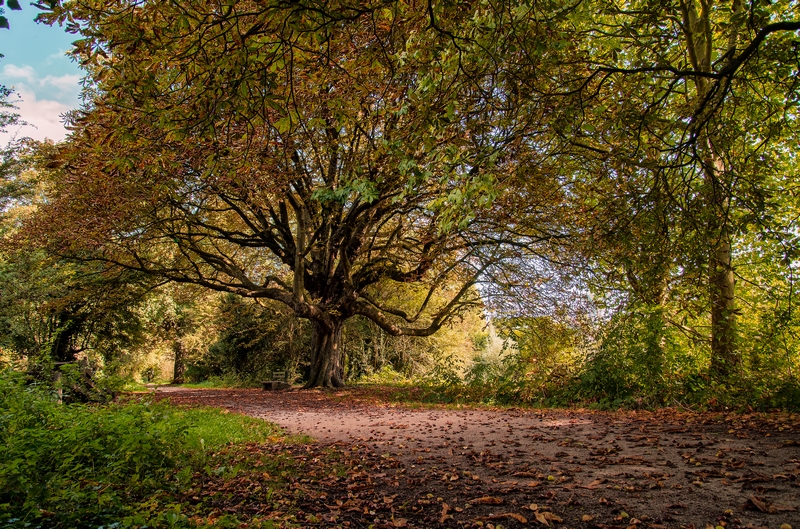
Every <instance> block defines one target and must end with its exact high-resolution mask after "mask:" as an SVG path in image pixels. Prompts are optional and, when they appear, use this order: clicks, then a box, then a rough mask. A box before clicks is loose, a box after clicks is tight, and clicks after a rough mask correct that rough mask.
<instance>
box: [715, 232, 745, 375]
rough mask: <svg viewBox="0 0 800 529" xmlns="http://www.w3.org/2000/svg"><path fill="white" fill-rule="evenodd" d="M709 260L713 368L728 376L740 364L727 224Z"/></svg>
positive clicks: (717, 373)
mask: <svg viewBox="0 0 800 529" xmlns="http://www.w3.org/2000/svg"><path fill="white" fill-rule="evenodd" d="M710 257H711V259H710V263H709V275H710V278H709V279H710V283H711V372H712V373H713V374H714V375H716V376H718V377H720V378H727V377H728V376H730V375H731V374H732V372H733V370H734V369H735V368H736V366H737V365H738V364H739V356H738V354H737V351H736V326H735V324H736V312H735V310H736V306H735V303H734V296H735V290H734V288H735V283H734V276H733V267H732V266H731V240H730V233H729V232H728V229H727V228H726V227H723V228H722V233H721V234H720V237H719V240H718V241H716V244H715V245H714V246H713V247H712V253H711V256H710Z"/></svg>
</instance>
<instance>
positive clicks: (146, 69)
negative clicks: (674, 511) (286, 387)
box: [0, 0, 800, 527]
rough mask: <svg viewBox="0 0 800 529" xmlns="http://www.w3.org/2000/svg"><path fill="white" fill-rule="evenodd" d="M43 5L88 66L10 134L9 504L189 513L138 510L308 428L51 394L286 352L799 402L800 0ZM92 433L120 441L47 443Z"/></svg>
mask: <svg viewBox="0 0 800 529" xmlns="http://www.w3.org/2000/svg"><path fill="white" fill-rule="evenodd" d="M2 5H3V3H2V2H0V6H2ZM6 7H7V8H9V9H19V8H20V7H21V6H20V5H19V3H18V2H16V1H9V2H7V3H6ZM2 9H3V8H2V7H0V10H2ZM24 9H29V10H30V11H31V12H32V14H31V16H34V15H35V16H37V19H38V20H39V21H40V22H41V23H45V24H51V25H58V26H61V27H63V28H64V29H65V30H66V31H68V32H69V33H71V34H74V36H75V39H76V40H75V42H74V43H73V47H72V49H71V50H70V52H69V53H70V55H71V57H72V58H73V59H74V60H75V61H76V62H77V63H78V64H79V65H80V67H81V68H82V71H83V74H84V78H83V81H82V87H83V89H82V104H81V106H80V108H77V109H75V110H73V111H71V112H70V113H69V114H67V115H65V116H64V120H65V123H66V125H67V127H68V129H69V135H68V136H67V138H66V139H65V140H63V141H61V142H58V143H53V142H37V141H34V140H31V139H29V138H18V139H15V140H14V141H12V142H11V143H9V144H8V145H6V146H4V147H2V151H1V152H0V284H2V289H0V367H2V368H3V370H4V371H3V374H2V376H0V385H2V387H3V391H2V392H0V393H2V394H3V396H2V397H0V400H3V399H5V400H4V401H3V402H4V408H6V409H8V410H16V411H14V412H13V413H9V414H8V415H3V416H0V437H2V438H3V439H4V441H6V445H7V446H8V447H9V448H7V449H5V450H6V451H5V452H2V453H0V457H1V458H2V459H3V465H2V470H0V485H2V487H0V489H2V490H5V491H7V492H0V508H3V509H5V511H4V510H2V509H0V524H6V525H5V526H6V527H14V526H15V525H14V524H15V523H21V522H20V520H26V521H25V523H27V524H29V525H28V526H30V527H51V526H52V527H73V526H74V527H80V526H81V523H82V522H81V521H80V520H85V519H86V518H85V516H86V513H87V512H88V511H87V510H84V509H89V507H86V505H92V506H93V507H92V509H95V508H96V507H97V506H98V505H99V506H100V507H98V508H99V509H100V510H99V511H96V512H95V511H92V512H94V514H92V516H93V517H94V518H91V519H93V520H96V524H95V526H97V527H100V526H103V524H106V523H109V521H108V520H110V519H116V520H120V519H121V518H119V517H120V516H121V515H120V512H125V513H130V512H134V511H130V510H128V511H126V510H125V509H129V508H130V505H134V504H135V505H136V508H135V509H134V510H135V512H136V513H138V514H136V515H135V516H134V515H130V516H129V517H128V518H125V520H127V521H126V522H125V524H127V525H119V524H120V523H122V522H119V521H117V522H116V523H117V525H108V527H112V526H113V527H122V526H125V527H134V526H136V527H140V526H141V527H143V526H151V527H161V526H163V527H173V526H176V527H179V526H180V527H182V526H183V525H181V524H185V523H190V522H189V521H188V520H189V518H187V517H186V516H185V513H182V511H180V508H179V507H180V502H179V501H178V500H175V503H174V504H172V503H169V502H170V501H172V500H163V501H162V502H161V503H158V502H156V501H155V500H153V501H154V502H155V503H152V504H150V505H151V507H152V509H151V510H150V511H149V512H150V514H151V515H152V516H151V517H150V518H148V517H146V516H145V517H144V518H142V517H141V516H144V515H142V514H141V513H142V512H144V511H143V510H147V508H146V507H145V505H146V500H144V499H143V498H146V497H148V495H150V494H151V493H152V491H153V490H156V489H158V487H157V484H158V483H161V482H162V481H163V480H164V479H167V478H165V477H164V476H167V475H169V476H172V477H170V478H169V479H171V480H174V483H175V484H176V485H175V486H176V487H178V488H180V486H182V485H180V484H181V483H184V484H185V483H188V482H190V481H191V478H192V475H191V472H192V471H194V470H192V469H195V470H196V471H197V472H199V473H200V474H203V473H205V474H203V475H207V476H211V475H212V474H213V471H216V470H218V469H219V468H222V469H223V470H222V471H220V474H224V475H226V476H228V475H229V474H226V472H228V471H230V470H231V468H234V467H235V465H234V463H231V462H230V460H228V459H225V458H227V457H229V458H232V459H231V460H234V461H239V460H240V459H242V458H244V460H246V461H250V460H249V459H247V457H245V456H243V455H242V453H240V452H235V450H234V449H233V448H231V447H230V442H232V441H231V439H233V437H230V436H234V437H235V436H238V437H236V439H235V441H236V442H237V443H243V442H255V441H254V440H255V439H256V438H255V437H254V435H256V433H258V435H261V436H262V439H263V437H264V436H270V435H271V436H272V437H273V439H278V438H279V436H280V435H282V434H278V433H276V432H272V431H271V433H264V431H262V429H269V428H271V427H270V426H269V425H263V424H260V423H259V425H258V426H254V424H255V423H250V422H247V420H246V419H245V418H234V417H228V416H226V415H224V414H222V415H219V413H218V412H217V411H213V410H206V409H197V410H186V409H181V410H182V411H177V410H178V409H175V408H170V407H168V406H167V405H164V404H156V403H149V402H140V400H139V399H140V398H139V397H132V396H131V394H130V393H127V394H125V393H123V395H127V397H125V396H123V397H122V400H123V401H125V402H127V400H126V399H128V400H132V401H133V402H128V403H127V404H119V403H118V404H112V405H110V407H104V405H103V406H98V405H97V404H90V405H89V406H88V407H87V406H83V405H80V406H79V405H60V404H59V403H58V402H55V403H54V402H53V397H52V395H53V390H54V389H55V390H58V393H57V394H58V395H59V400H63V401H64V402H65V403H70V402H76V401H81V402H84V403H87V402H88V403H98V402H99V403H108V402H109V401H110V400H113V399H114V398H115V396H116V395H118V394H119V393H120V392H125V391H131V390H136V389H142V388H143V386H142V385H143V384H148V383H160V384H165V383H174V384H196V385H199V386H204V385H205V386H215V387H219V386H225V387H253V386H257V385H258V384H259V382H260V381H264V380H269V379H270V377H271V376H272V373H273V372H274V371H276V370H281V371H286V372H287V373H288V376H289V379H290V382H292V383H294V384H295V385H296V386H298V387H299V386H302V387H303V388H304V390H303V391H306V392H307V395H306V396H304V397H298V398H303V399H308V398H310V397H309V396H308V395H315V394H316V393H313V392H316V391H318V390H317V389H316V388H323V389H325V390H328V391H329V392H330V391H332V390H334V389H335V390H340V389H342V388H345V391H346V389H347V388H353V387H355V388H363V387H365V386H370V387H372V386H374V387H379V388H384V390H383V391H384V393H385V395H384V396H383V397H382V398H388V397H386V395H394V397H392V398H397V399H399V400H411V401H414V402H417V403H418V402H420V401H422V402H427V403H439V404H442V403H443V404H448V405H463V404H471V405H477V404H482V405H493V406H495V405H497V406H534V407H559V408H561V407H581V408H590V409H600V410H614V409H620V408H622V409H628V410H632V409H633V410H640V409H650V410H653V409H661V408H670V409H679V410H682V411H683V412H687V413H695V412H731V411H735V412H744V411H747V412H754V411H760V412H769V413H774V414H776V415H775V416H786V415H781V414H785V413H787V412H788V413H792V412H796V411H797V410H798V409H800V380H798V369H800V336H798V331H800V315H798V311H796V310H795V308H796V297H797V296H795V286H796V276H795V274H794V272H795V270H798V265H799V264H800V261H799V260H798V258H800V231H799V230H798V228H799V227H800V226H799V225H798V217H799V215H798V212H800V207H799V206H800V204H798V201H800V194H799V192H800V189H798V185H797V182H798V181H800V180H798V178H797V176H798V175H797V169H796V164H795V163H794V161H795V158H796V153H797V145H798V141H799V140H800V137H798V126H797V123H796V118H797V113H798V102H799V101H800V34H798V31H800V12H798V11H800V7H798V5H797V4H796V3H795V2H790V1H788V0H774V1H769V0H750V1H749V2H745V1H744V0H729V1H727V2H725V3H721V2H715V1H713V0H657V1H656V0H620V1H611V0H575V1H574V2H561V1H551V0H535V1H527V0H525V1H513V2H511V1H507V0H463V1H456V0H452V1H449V0H448V1H443V2H436V1H433V0H427V1H419V2H418V1H416V0H408V1H399V0H374V1H373V0H361V1H352V2H351V1H349V0H262V1H250V0H195V1H192V2H176V1H171V0H166V1H162V2H152V1H148V0H62V1H58V0H40V1H39V2H37V3H35V4H33V7H30V8H28V7H25V8H24ZM36 9H38V11H37V10H36ZM33 11H36V13H38V15H36V13H33ZM2 14H3V13H2V12H0V28H6V30H7V31H11V32H13V31H14V28H10V29H8V21H7V19H6V18H5V17H2ZM20 120H21V118H20V116H19V115H17V114H16V113H15V93H14V90H13V87H7V86H2V85H0V127H2V129H3V130H15V128H16V127H17V126H18V125H19V124H20ZM398 388H400V390H398ZM398 391H399V393H398ZM345 395H346V393H345ZM346 398H347V397H346V396H345V397H344V399H345V400H346ZM343 405H344V404H343ZM104 414H105V415H104ZM193 414H194V415H193ZM203 414H207V416H206V415H203ZM221 417H222V418H221ZM787 420H788V419H787ZM225 421H228V422H225ZM237 421H239V422H237ZM790 422H791V421H790ZM223 423H224V426H221V425H223ZM234 423H235V424H234ZM70 424H75V425H78V427H79V428H82V430H81V431H82V432H83V434H80V435H90V432H93V433H91V435H99V434H97V432H98V431H102V432H105V433H103V434H102V439H104V440H103V441H102V442H101V441H97V442H96V443H85V444H86V446H82V447H81V450H83V449H86V450H90V448H91V450H96V451H95V452H91V454H90V452H86V453H85V454H84V455H80V454H79V453H77V452H76V453H75V454H73V455H72V456H70V458H69V461H70V463H69V465H73V466H69V465H67V466H63V465H62V463H63V462H59V463H58V464H56V463H54V462H52V461H50V462H49V463H45V462H44V461H45V460H46V459H47V454H48V453H52V452H54V451H55V452H58V449H56V448H54V447H56V446H61V445H62V444H64V443H66V444H82V443H76V442H75V441H72V443H70V441H69V438H70V436H71V435H72V436H75V435H79V434H76V433H74V432H73V433H69V431H70V430H69V428H67V427H66V425H70ZM101 424H102V425H103V426H102V427H101V426H100V425H101ZM214 424H216V426H214ZM198 428H199V429H200V430H203V429H210V431H207V432H205V433H202V434H198V435H200V437H197V435H195V434H196V432H197V431H198V430H197V429H198ZM222 430H225V431H227V432H229V437H225V436H224V435H221V434H220V435H219V439H227V441H223V440H219V441H218V446H219V447H225V446H227V447H228V448H208V449H207V447H206V444H205V443H206V440H208V443H209V445H208V446H212V445H214V442H216V441H213V439H215V438H216V437H215V435H217V433H218V432H219V431H222ZM203 431H205V430H203ZM237 431H241V435H240V434H234V433H230V432H237ZM732 431H733V430H732ZM781 431H783V430H781ZM25 432H27V433H25ZM48 432H49V433H48ZM54 432H55V433H54ZM187 432H194V433H191V434H188V433H187ZM215 432H217V433H215ZM248 432H249V433H248ZM259 432H260V433H259ZM23 434H24V435H23ZM48 436H50V437H48ZM53 436H55V437H53ZM59 436H60V437H59ZM195 437H197V439H199V440H200V441H199V442H201V444H197V443H195V441H194V440H195ZM79 438H80V437H73V439H79ZM98 439H99V438H98ZM12 440H13V442H12ZM790 441H791V439H790ZM181 443H183V444H181ZM226 443H228V444H226ZM89 445H91V446H89ZM237 446H240V445H237ZM242 446H243V445H242ZM792 446H794V445H792ZM240 449H241V446H240ZM226 450H233V452H230V453H229V452H226ZM234 452H235V453H234ZM34 453H35V454H38V455H37V456H36V457H34V456H33V454H34ZM81 453H83V452H81ZM187 453H190V454H192V455H191V457H190V456H187V455H186V454H187ZM212 453H213V457H212V455H210V454H212ZM120 454H126V455H124V456H121V455H120ZM226 454H227V455H226ZM237 454H238V455H237ZM251 456H252V454H251ZM100 457H103V458H106V457H107V458H108V461H109V466H108V467H107V469H106V471H107V475H106V474H104V475H103V476H104V477H97V476H95V475H94V474H92V472H90V471H89V470H88V468H89V467H90V466H91V467H92V468H94V463H91V464H89V463H87V461H89V460H91V461H94V460H97V459H98V458H100ZM248 457H249V456H248ZM298 457H299V456H298ZM82 458H84V459H82ZM184 458H189V459H184ZM213 458H217V459H215V461H216V463H215V464H211V463H209V461H211V459H213ZM219 458H222V459H219ZM237 458H239V459H237ZM278 459H280V458H278ZM222 460H224V461H227V462H225V463H220V461H222ZM24 461H29V463H25V462H24ZM159 461H160V462H161V463H158V462H159ZM315 461H316V460H315ZM37 462H38V463H37ZM251 462H252V461H251ZM162 463H163V464H162ZM269 464H276V465H277V464H278V463H276V462H275V460H273V462H272V463H269ZM36 465H44V466H45V467H46V466H47V465H56V466H55V467H52V472H51V473H50V474H42V475H39V474H41V472H38V471H37V470H35V469H36V468H40V467H37V466H36ZM58 465H61V466H58ZM214 465H217V466H214ZM231 465H233V467H232V466H231ZM47 468H50V467H47ZM226 468H227V471H226V470H225V469H226ZM165 469H171V470H165ZM198 469H199V470H198ZM165 472H166V474H165ZM269 472H278V473H280V472H286V470H285V469H284V470H282V471H279V470H276V469H275V468H273V469H272V470H269ZM81 473H84V474H81ZM187 473H188V474H187ZM131 474H133V476H134V478H132V479H133V481H130V480H128V479H129V478H125V480H128V481H125V484H124V485H120V484H119V481H118V480H119V479H122V478H120V476H129V475H131ZM184 474H185V475H184ZM67 475H70V476H75V475H80V476H84V477H82V478H80V479H79V480H78V481H77V482H76V483H74V484H68V481H66V479H67V478H66V477H64V476H67ZM281 475H283V474H281ZM793 475H794V474H793ZM47 476H49V477H47ZM59 476H61V477H59ZM284 477H286V476H285V475H284ZM795 477H796V476H795ZM62 478H63V479H62ZM787 479H788V478H787ZM48 480H49V481H48ZM59 480H61V481H59ZM81 480H83V481H81ZM115 480H116V481H115ZM793 482H794V481H793ZM159 490H160V489H159ZM269 494H271V493H269ZM287 497H288V496H287ZM287 501H288V500H287ZM749 501H750V504H751V506H753V505H755V506H756V507H758V505H759V504H758V502H761V505H763V506H764V508H765V509H768V504H767V503H764V502H763V501H762V500H760V499H758V497H757V500H756V501H755V502H754V501H753V500H752V499H751V500H749ZM142 502H145V503H142ZM156 504H158V505H157V506H156ZM126 506H127V507H126ZM165 506H166V507H165ZM173 507H174V509H173ZM9 509H10V510H9ZM170 509H173V510H170ZM367 510H369V509H367ZM446 511H447V509H445V512H444V513H442V514H441V520H440V521H438V523H439V524H440V525H441V524H445V525H446V523H445V522H446V521H447V518H446V515H447V512H446ZM4 512H5V514H3V513H4ZM764 512H766V511H764ZM9 513H10V514H9ZM21 513H23V514H21ZM53 513H59V514H57V515H54V514H53ZM65 513H67V514H65ZM109 513H111V514H109ZM115 516H116V518H114V517H115ZM136 516H140V518H136ZM109 517H111V518H109ZM223 518H224V517H222V518H220V517H219V516H217V517H216V518H215V520H216V521H215V522H214V523H215V524H217V525H214V526H215V527H223V526H225V525H224V524H225V523H228V522H226V521H225V520H224V519H223ZM437 519H438V518H437ZM537 519H538V518H537ZM545 519H546V517H545ZM170 520H172V521H170ZM219 520H222V521H219ZM231 520H233V518H231ZM487 520H489V519H488V518H487ZM487 520H484V521H483V522H481V524H484V522H486V521H487ZM514 520H517V519H516V518H514V517H512V519H511V520H507V521H506V523H509V522H511V523H513V522H514ZM517 521H518V520H517ZM545 521H547V519H546V520H545ZM623 521H625V520H623ZM284 522H285V523H288V522H286V521H285V520H283V522H281V523H284ZM198 523H199V522H198ZM209 523H210V522H209ZM239 523H240V520H233V521H230V524H231V525H230V526H231V527H238V526H239V525H238V524H239ZM270 523H272V522H270ZM431 523H432V522H431ZM520 523H521V522H520ZM586 523H588V522H586ZM731 523H733V522H731ZM37 524H38V525H37ZM170 524H173V525H170ZM220 524H221V525H220ZM726 524H727V523H726ZM726 524H723V527H724V526H725V525H726ZM301 525H302V524H301ZM322 525H324V524H322ZM378 525H379V524H378ZM434 525H435V524H434ZM543 525H549V523H547V524H543ZM634 525H635V524H634ZM734 525H735V524H734ZM0 526H2V525H0ZM194 526H198V524H195V525H193V527H194ZM254 526H256V525H254ZM394 526H395V527H401V526H402V525H396V524H395V525H394ZM587 526H588V525H587ZM264 527H272V525H264Z"/></svg>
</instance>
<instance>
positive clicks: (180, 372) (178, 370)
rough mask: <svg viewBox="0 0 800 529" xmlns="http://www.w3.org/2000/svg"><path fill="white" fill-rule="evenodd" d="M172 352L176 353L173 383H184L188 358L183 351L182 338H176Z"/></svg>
mask: <svg viewBox="0 0 800 529" xmlns="http://www.w3.org/2000/svg"><path fill="white" fill-rule="evenodd" d="M172 352H173V353H174V355H175V366H174V367H173V368H172V383H173V384H183V383H184V382H185V380H184V373H185V372H186V358H185V356H186V355H185V354H184V351H183V344H182V343H181V342H180V340H175V343H173V345H172Z"/></svg>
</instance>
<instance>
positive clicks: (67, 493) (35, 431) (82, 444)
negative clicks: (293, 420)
mask: <svg viewBox="0 0 800 529" xmlns="http://www.w3.org/2000/svg"><path fill="white" fill-rule="evenodd" d="M302 440H303V439H302V438H288V437H286V436H285V435H284V434H283V432H282V431H281V430H280V429H279V428H278V427H277V426H275V425H273V424H270V423H267V422H265V421H262V420H259V419H254V418H250V417H245V416H242V415H237V414H233V413H228V412H226V411H224V410H219V409H215V408H179V407H175V406H171V405H168V404H164V403H152V402H149V401H148V400H147V398H146V397H143V396H137V397H133V398H130V399H128V400H127V402H124V403H117V404H111V405H107V406H87V405H61V404H58V403H57V402H56V401H55V399H54V398H53V396H52V394H51V393H50V392H49V391H47V390H46V389H44V388H31V387H25V386H24V385H23V384H22V381H21V379H20V377H18V376H17V375H14V374H11V373H0V528H3V529H5V528H9V529H10V528H12V527H13V528H15V529H16V528H31V529H72V528H83V527H96V528H100V527H103V528H106V529H108V528H122V527H131V528H136V527H141V528H144V527H148V528H152V529H160V528H168V527H169V528H183V527H186V528H194V527H227V526H236V525H237V524H236V523H235V521H236V520H235V517H231V516H227V517H219V516H217V517H213V520H209V519H208V514H209V512H211V511H212V509H211V507H208V506H206V505H205V503H204V502H199V503H198V502H194V503H193V502H192V501H187V498H189V499H191V497H192V496H193V495H196V494H198V492H197V491H198V490H203V495H204V496H207V495H208V493H209V484H210V483H214V482H219V480H220V479H222V480H225V479H231V478H232V477H235V476H237V475H239V474H241V473H246V472H251V473H252V472H260V473H261V474H259V476H260V478H259V479H261V480H262V481H263V480H264V479H265V478H264V477H263V476H264V475H268V476H270V478H269V487H270V488H271V489H279V488H281V487H282V486H283V482H284V481H285V479H286V478H288V477H290V476H292V475H293V474H294V473H295V472H297V470H296V468H295V467H294V466H293V462H292V461H290V460H286V459H285V458H281V457H278V456H275V454H271V453H270V452H269V451H268V450H265V448H267V449H268V448H269V447H270V446H274V445H276V444H278V443H283V442H287V441H291V442H299V441H302ZM198 487H199V489H198ZM204 487H205V488H204ZM231 524H233V525H231Z"/></svg>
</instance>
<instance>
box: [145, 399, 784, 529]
mask: <svg viewBox="0 0 800 529" xmlns="http://www.w3.org/2000/svg"><path fill="white" fill-rule="evenodd" d="M385 393H386V392H384V391H382V390H381V389H380V388H375V387H366V388H360V387H355V388H348V389H344V390H340V391H322V390H289V391H282V392H268V391H261V390H257V389H227V390H214V389H202V390H199V389H186V388H179V387H160V388H158V390H157V396H158V397H159V398H168V399H169V400H170V401H172V402H173V403H174V404H179V405H201V406H216V407H221V408H225V409H228V410H230V411H232V412H238V413H243V414H246V415H250V416H253V417H260V418H263V419H265V420H268V421H271V422H274V423H277V424H278V425H280V426H282V427H283V428H284V429H286V430H287V431H289V432H292V433H304V434H307V435H309V436H311V437H313V438H314V439H315V440H316V441H315V442H312V443H308V444H302V443H298V444H280V445H264V446H251V447H249V448H248V449H249V450H251V451H264V452H270V453H272V454H274V455H275V456H278V455H281V454H282V455H281V457H287V458H290V459H293V460H294V461H295V462H298V463H301V466H299V467H296V468H299V469H300V471H299V473H297V474H295V475H289V476H288V477H287V487H285V488H284V489H282V490H283V492H281V493H278V495H279V496H280V495H281V494H283V496H282V497H283V498H284V499H279V500H276V498H275V497H269V498H266V499H264V498H261V497H259V495H258V494H254V493H253V491H254V490H262V488H261V487H259V486H258V485H257V484H255V483H252V481H253V480H254V479H255V478H253V476H252V475H251V476H249V477H248V476H242V477H241V478H240V481H239V482H236V483H228V482H226V483H220V484H218V487H219V488H221V489H222V490H225V491H227V492H226V494H224V495H219V497H220V498H224V499H223V500H219V502H218V508H219V510H220V512H223V511H227V512H236V513H237V514H240V515H241V514H245V515H250V516H257V517H258V516H265V515H266V516H274V517H275V518H276V519H278V518H280V519H282V520H284V521H287V520H293V521H294V522H295V523H296V524H297V525H299V526H317V527H334V526H343V527H370V526H372V527H376V528H380V527H486V528H490V527H495V528H497V527H501V526H502V527H504V528H511V527H536V526H538V527H544V526H550V527H574V528H592V527H598V528H611V527H613V528H617V527H620V528H621V527H625V528H629V527H634V528H645V527H650V528H653V529H658V528H663V527H670V528H679V527H684V528H691V527H694V528H697V529H700V528H702V529H706V528H707V527H708V526H711V527H715V528H719V527H720V526H722V527H724V528H728V529H736V528H739V527H769V528H774V529H779V528H782V529H788V528H787V527H786V525H787V524H788V525H789V526H791V527H793V528H794V529H800V416H798V415H797V414H794V415H792V414H782V413H775V414H740V413H691V412H686V411H678V410H674V409H664V410H659V411H655V412H647V411H618V412H599V411H589V410H538V409H519V408H511V409H490V408H483V407H481V408H460V409H453V408H445V407H434V408H432V407H409V406H407V405H399V404H395V403H392V402H389V401H387V400H386V399H385V398H384V397H383V396H382V395H385ZM263 479H264V480H269V476H266V475H265V476H264V477H263ZM234 481H235V480H234ZM262 485H263V484H262ZM195 500H197V498H195ZM281 517H283V518H281Z"/></svg>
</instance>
